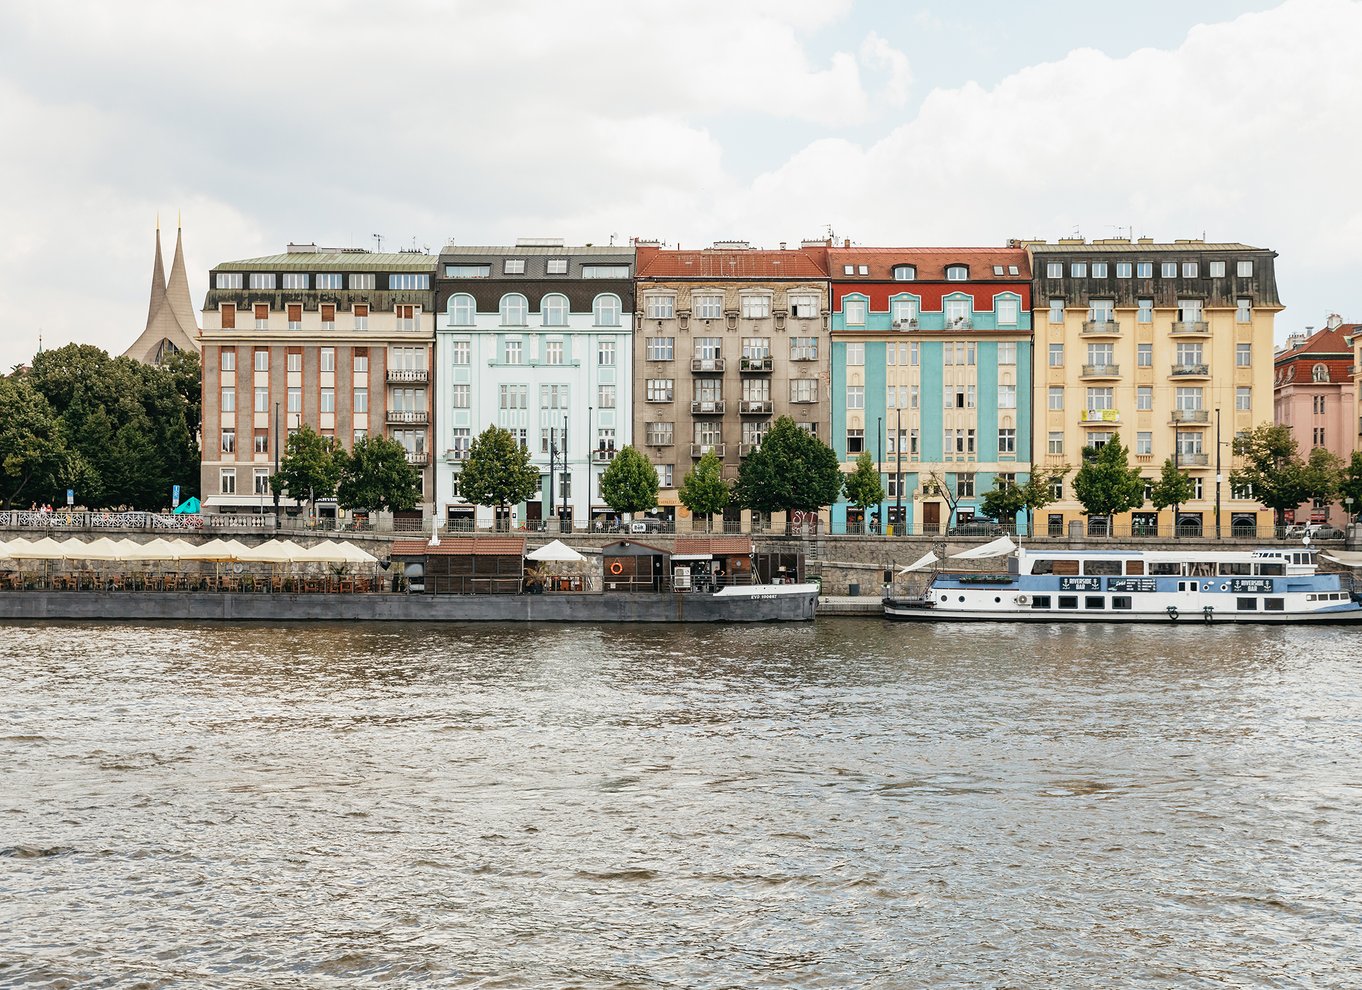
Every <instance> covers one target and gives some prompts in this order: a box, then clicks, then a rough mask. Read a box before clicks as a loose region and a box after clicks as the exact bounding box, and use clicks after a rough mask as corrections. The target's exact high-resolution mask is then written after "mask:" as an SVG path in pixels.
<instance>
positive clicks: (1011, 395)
mask: <svg viewBox="0 0 1362 990" xmlns="http://www.w3.org/2000/svg"><path fill="white" fill-rule="evenodd" d="M998 408H999V409H1016V408H1017V386H1015V385H999V386H998Z"/></svg>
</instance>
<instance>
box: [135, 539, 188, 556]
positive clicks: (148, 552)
mask: <svg viewBox="0 0 1362 990" xmlns="http://www.w3.org/2000/svg"><path fill="white" fill-rule="evenodd" d="M181 553H182V550H181V548H180V547H177V546H176V545H175V544H173V543H171V542H170V541H169V540H167V539H163V538H161V537H159V536H158V537H157V538H156V539H154V540H151V541H150V542H148V543H143V544H141V545H140V546H139V547H138V549H137V554H136V556H135V557H133V558H131V559H133V560H179V559H180V554H181Z"/></svg>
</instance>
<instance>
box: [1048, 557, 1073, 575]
mask: <svg viewBox="0 0 1362 990" xmlns="http://www.w3.org/2000/svg"><path fill="white" fill-rule="evenodd" d="M1052 563H1053V565H1054V572H1053V573H1055V574H1063V575H1068V576H1070V577H1077V576H1078V561H1076V560H1056V561H1053V562H1052Z"/></svg>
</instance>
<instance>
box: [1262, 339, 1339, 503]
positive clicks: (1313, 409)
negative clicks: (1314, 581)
mask: <svg viewBox="0 0 1362 990" xmlns="http://www.w3.org/2000/svg"><path fill="white" fill-rule="evenodd" d="M1357 330H1358V327H1357V326H1355V325H1349V324H1345V323H1344V322H1343V320H1342V318H1341V317H1339V316H1338V315H1336V314H1333V315H1330V317H1329V319H1328V322H1327V324H1326V325H1325V327H1324V329H1322V330H1317V331H1315V332H1314V333H1312V334H1310V335H1309V336H1308V337H1307V336H1306V335H1305V334H1303V333H1297V334H1292V335H1291V336H1290V337H1289V338H1287V341H1286V347H1285V348H1283V349H1282V350H1281V351H1278V353H1277V355H1276V357H1275V358H1274V359H1273V365H1274V369H1275V372H1276V378H1275V383H1274V387H1273V397H1274V402H1273V411H1274V418H1275V420H1276V421H1277V422H1278V423H1280V424H1282V425H1284V426H1289V427H1291V432H1292V434H1293V435H1294V436H1295V438H1296V442H1297V443H1298V444H1299V445H1300V450H1301V454H1302V456H1304V455H1306V454H1308V453H1309V451H1311V450H1312V449H1314V448H1315V447H1324V448H1325V449H1327V450H1331V451H1333V452H1334V453H1335V454H1337V455H1338V456H1339V457H1341V458H1342V459H1343V460H1344V461H1347V460H1348V458H1349V457H1351V456H1352V452H1353V451H1354V450H1356V449H1358V447H1357V444H1358V435H1357V432H1356V424H1357V419H1356V418H1355V417H1354V409H1355V403H1354V392H1355V390H1354V385H1353V354H1352V347H1351V346H1350V344H1349V342H1348V337H1349V336H1350V335H1351V334H1353V333H1355V332H1356V331H1357ZM1357 508H1358V507H1357V506H1353V509H1354V510H1356V509H1357ZM1307 520H1308V521H1310V522H1327V523H1329V524H1330V525H1333V526H1338V527H1339V528H1340V529H1341V528H1343V527H1344V526H1345V525H1347V513H1346V511H1345V509H1344V507H1343V506H1342V505H1332V506H1328V507H1327V508H1326V507H1324V506H1321V505H1319V504H1316V505H1313V506H1302V507H1301V508H1300V509H1297V510H1296V518H1295V521H1296V522H1305V521H1307Z"/></svg>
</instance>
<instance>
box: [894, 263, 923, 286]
mask: <svg viewBox="0 0 1362 990" xmlns="http://www.w3.org/2000/svg"><path fill="white" fill-rule="evenodd" d="M916 279H917V269H916V268H915V267H914V266H912V265H895V266H894V281H895V282H912V281H915V280H916Z"/></svg>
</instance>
